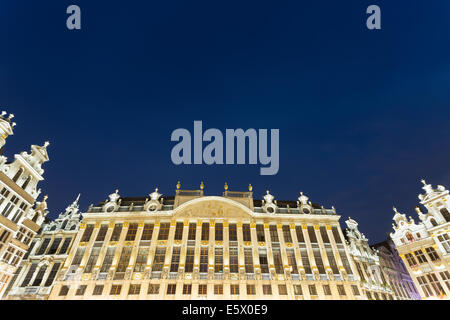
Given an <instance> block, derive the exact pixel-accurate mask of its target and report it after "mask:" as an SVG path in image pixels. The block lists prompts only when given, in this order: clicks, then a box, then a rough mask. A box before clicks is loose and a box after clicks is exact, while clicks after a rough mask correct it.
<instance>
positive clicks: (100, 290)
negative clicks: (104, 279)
mask: <svg viewBox="0 0 450 320" xmlns="http://www.w3.org/2000/svg"><path fill="white" fill-rule="evenodd" d="M102 293H103V285H102V284H98V285H96V286H95V287H94V291H93V292H92V295H93V296H100V295H101V294H102Z"/></svg>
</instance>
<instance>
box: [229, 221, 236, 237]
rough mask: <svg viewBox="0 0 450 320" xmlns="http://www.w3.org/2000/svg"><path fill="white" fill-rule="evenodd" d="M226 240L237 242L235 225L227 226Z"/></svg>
mask: <svg viewBox="0 0 450 320" xmlns="http://www.w3.org/2000/svg"><path fill="white" fill-rule="evenodd" d="M228 240H229V241H237V229H236V223H230V224H229V226H228Z"/></svg>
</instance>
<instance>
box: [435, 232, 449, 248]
mask: <svg viewBox="0 0 450 320" xmlns="http://www.w3.org/2000/svg"><path fill="white" fill-rule="evenodd" d="M438 240H439V241H440V243H441V244H442V246H443V247H444V249H445V251H446V252H447V253H450V237H449V236H448V234H447V233H444V234H442V235H439V236H438Z"/></svg>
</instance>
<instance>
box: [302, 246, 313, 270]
mask: <svg viewBox="0 0 450 320" xmlns="http://www.w3.org/2000/svg"><path fill="white" fill-rule="evenodd" d="M299 249H300V256H301V258H302V264H303V268H305V273H307V274H312V270H311V264H310V263H309V256H308V249H307V248H306V244H305V243H300V244H299Z"/></svg>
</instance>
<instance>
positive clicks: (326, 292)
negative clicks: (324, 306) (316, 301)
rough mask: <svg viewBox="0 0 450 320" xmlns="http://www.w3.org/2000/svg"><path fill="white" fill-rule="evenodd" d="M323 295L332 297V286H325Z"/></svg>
mask: <svg viewBox="0 0 450 320" xmlns="http://www.w3.org/2000/svg"><path fill="white" fill-rule="evenodd" d="M323 293H324V294H325V295H326V296H331V288H330V285H328V284H325V285H323Z"/></svg>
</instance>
